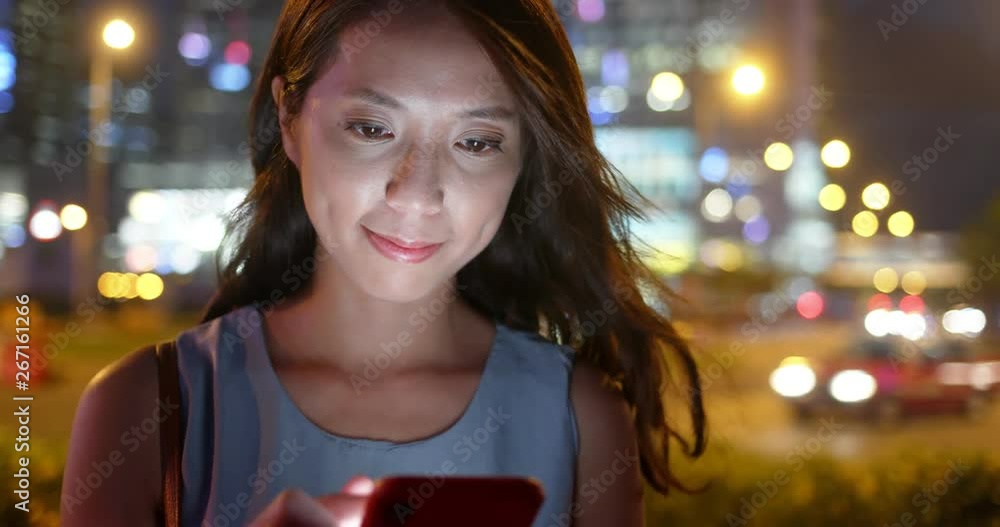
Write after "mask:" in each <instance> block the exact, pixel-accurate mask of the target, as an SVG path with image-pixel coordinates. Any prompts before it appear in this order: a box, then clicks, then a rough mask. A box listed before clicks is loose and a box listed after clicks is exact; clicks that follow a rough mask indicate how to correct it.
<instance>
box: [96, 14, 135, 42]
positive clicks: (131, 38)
mask: <svg viewBox="0 0 1000 527" xmlns="http://www.w3.org/2000/svg"><path fill="white" fill-rule="evenodd" d="M103 37H104V43H105V44H107V45H108V46H109V47H112V48H115V49H125V48H127V47H129V46H131V45H132V43H133V42H135V30H134V29H132V26H130V25H129V23H128V22H126V21H124V20H122V19H120V18H116V19H115V20H112V21H111V22H108V24H107V25H106V26H104V34H103Z"/></svg>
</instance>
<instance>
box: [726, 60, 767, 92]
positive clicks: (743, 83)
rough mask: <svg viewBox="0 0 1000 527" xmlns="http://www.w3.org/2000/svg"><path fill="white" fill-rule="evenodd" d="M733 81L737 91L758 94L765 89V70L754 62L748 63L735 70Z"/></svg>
mask: <svg viewBox="0 0 1000 527" xmlns="http://www.w3.org/2000/svg"><path fill="white" fill-rule="evenodd" d="M732 82H733V89H734V90H736V93H739V94H740V95H757V94H759V93H760V92H761V91H763V90H764V82H765V81H764V72H763V71H761V69H760V68H759V67H757V66H755V65H753V64H746V65H744V66H740V67H739V68H737V69H736V71H734V72H733V79H732Z"/></svg>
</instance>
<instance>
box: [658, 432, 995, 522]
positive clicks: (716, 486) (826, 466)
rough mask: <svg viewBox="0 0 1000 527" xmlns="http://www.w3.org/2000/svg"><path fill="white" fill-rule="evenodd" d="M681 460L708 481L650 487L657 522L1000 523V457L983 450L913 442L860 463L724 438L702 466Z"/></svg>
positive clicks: (686, 473)
mask: <svg viewBox="0 0 1000 527" xmlns="http://www.w3.org/2000/svg"><path fill="white" fill-rule="evenodd" d="M788 459H791V461H788ZM676 466H678V467H680V468H679V471H681V474H680V477H681V481H683V482H685V483H686V484H687V485H689V486H701V484H703V483H707V484H708V487H707V489H705V490H704V491H703V492H701V493H699V494H695V495H686V494H683V493H680V492H678V493H676V494H671V495H670V496H669V497H666V498H664V497H662V496H660V495H658V494H656V493H655V492H653V491H652V489H647V494H646V495H647V504H646V511H647V524H648V525H650V527H653V526H660V525H699V526H706V527H708V526H725V527H733V526H743V525H767V526H771V525H809V526H810V527H824V526H831V527H832V526H838V527H839V526H843V525H864V526H876V527H883V526H884V527H917V526H920V527H926V526H949V527H952V526H963V527H965V526H969V527H975V526H987V527H1000V463H998V462H997V459H996V458H989V457H987V456H985V455H984V454H981V453H979V454H976V453H941V452H937V453H933V452H927V451H910V452H900V453H897V454H894V455H892V456H891V457H884V458H878V459H875V460H866V461H864V462H860V461H843V460H839V459H838V460H834V459H832V458H831V457H829V456H825V455H817V456H815V457H811V458H810V459H808V460H803V459H801V458H794V457H792V458H786V459H781V458H771V457H762V456H758V455H753V454H747V453H744V452H735V451H732V450H727V449H726V447H725V446H722V447H719V446H718V445H717V446H716V447H715V448H713V449H710V450H709V453H707V454H706V455H705V458H703V459H701V460H699V461H697V462H696V463H695V464H694V465H691V464H690V463H689V462H687V464H685V462H679V463H677V465H676ZM692 469H694V470H692Z"/></svg>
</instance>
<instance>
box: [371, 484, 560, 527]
mask: <svg viewBox="0 0 1000 527" xmlns="http://www.w3.org/2000/svg"><path fill="white" fill-rule="evenodd" d="M544 498H545V493H544V490H542V485H541V482H539V481H538V480H537V479H535V478H529V477H517V476H442V477H431V476H392V477H387V478H383V479H380V480H377V481H376V482H375V490H374V491H373V492H372V494H371V495H370V496H369V497H368V501H367V502H366V505H365V515H364V520H362V522H361V527H402V526H406V527H451V526H456V527H457V526H462V527H466V526H469V525H476V526H478V527H501V526H502V527H530V526H531V522H532V521H534V519H535V516H536V515H537V514H538V510H539V509H540V508H541V506H542V501H543V500H544Z"/></svg>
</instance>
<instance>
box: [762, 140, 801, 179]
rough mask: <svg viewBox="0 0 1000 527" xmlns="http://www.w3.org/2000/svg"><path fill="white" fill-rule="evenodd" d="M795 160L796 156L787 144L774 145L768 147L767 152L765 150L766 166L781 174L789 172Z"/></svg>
mask: <svg viewBox="0 0 1000 527" xmlns="http://www.w3.org/2000/svg"><path fill="white" fill-rule="evenodd" d="M794 160H795V154H793V153H792V147H790V146H788V145H786V144H785V143H772V144H771V146H769V147H767V150H764V164H765V165H767V166H768V167H769V168H770V169H771V170H777V171H779V172H780V171H783V170H788V167H790V166H792V161H794Z"/></svg>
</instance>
